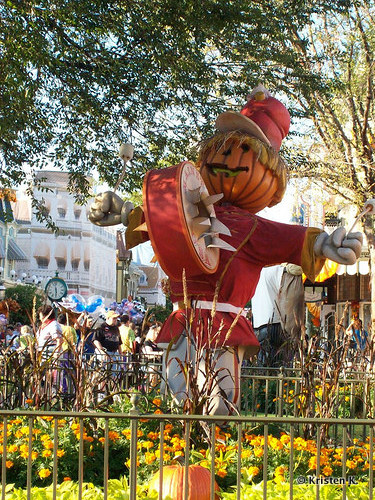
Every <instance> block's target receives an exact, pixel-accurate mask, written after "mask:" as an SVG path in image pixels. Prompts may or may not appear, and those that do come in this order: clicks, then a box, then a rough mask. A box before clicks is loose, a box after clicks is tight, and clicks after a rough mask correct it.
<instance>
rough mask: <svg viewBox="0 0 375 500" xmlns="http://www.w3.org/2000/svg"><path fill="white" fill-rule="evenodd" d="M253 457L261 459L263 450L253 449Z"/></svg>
mask: <svg viewBox="0 0 375 500" xmlns="http://www.w3.org/2000/svg"><path fill="white" fill-rule="evenodd" d="M254 455H255V456H256V457H258V458H259V457H262V456H263V448H255V449H254Z"/></svg>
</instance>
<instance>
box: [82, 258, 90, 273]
mask: <svg viewBox="0 0 375 500" xmlns="http://www.w3.org/2000/svg"><path fill="white" fill-rule="evenodd" d="M83 268H84V270H85V271H90V261H89V260H85V262H84V263H83Z"/></svg>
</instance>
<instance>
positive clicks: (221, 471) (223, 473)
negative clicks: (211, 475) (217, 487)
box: [216, 469, 228, 477]
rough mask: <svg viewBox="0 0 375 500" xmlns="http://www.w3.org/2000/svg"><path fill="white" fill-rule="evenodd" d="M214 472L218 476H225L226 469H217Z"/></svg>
mask: <svg viewBox="0 0 375 500" xmlns="http://www.w3.org/2000/svg"><path fill="white" fill-rule="evenodd" d="M216 474H217V475H218V476H219V477H225V476H226V475H227V474H228V472H227V470H226V469H219V470H218V471H217V472H216Z"/></svg>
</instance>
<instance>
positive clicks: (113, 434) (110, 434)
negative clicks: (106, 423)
mask: <svg viewBox="0 0 375 500" xmlns="http://www.w3.org/2000/svg"><path fill="white" fill-rule="evenodd" d="M119 437H120V434H119V433H118V432H116V431H109V432H108V439H110V440H111V441H117V439H118V438H119Z"/></svg>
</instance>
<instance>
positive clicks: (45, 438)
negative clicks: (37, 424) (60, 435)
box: [40, 434, 51, 441]
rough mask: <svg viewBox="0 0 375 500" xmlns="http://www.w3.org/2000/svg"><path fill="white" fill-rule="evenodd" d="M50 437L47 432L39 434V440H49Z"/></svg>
mask: <svg viewBox="0 0 375 500" xmlns="http://www.w3.org/2000/svg"><path fill="white" fill-rule="evenodd" d="M50 439H51V437H50V435H49V434H42V435H41V436H40V440H41V441H50Z"/></svg>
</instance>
